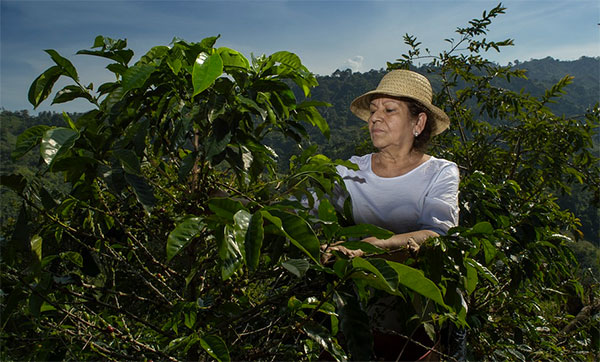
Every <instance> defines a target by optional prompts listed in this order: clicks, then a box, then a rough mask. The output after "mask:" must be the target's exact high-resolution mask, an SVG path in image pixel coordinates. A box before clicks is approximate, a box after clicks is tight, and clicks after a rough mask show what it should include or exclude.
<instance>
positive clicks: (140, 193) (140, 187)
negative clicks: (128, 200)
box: [123, 172, 156, 213]
mask: <svg viewBox="0 0 600 362" xmlns="http://www.w3.org/2000/svg"><path fill="white" fill-rule="evenodd" d="M123 176H125V180H126V181H127V183H128V184H129V185H131V187H132V188H133V192H134V193H135V196H136V198H137V200H138V201H139V202H140V204H142V206H143V207H144V210H146V212H148V213H149V212H150V211H152V208H153V207H154V204H155V203H156V198H155V197H154V190H153V189H152V187H151V186H150V185H149V184H148V183H147V182H146V180H145V179H144V178H143V177H141V176H138V175H132V174H130V173H127V172H125V173H124V174H123Z"/></svg>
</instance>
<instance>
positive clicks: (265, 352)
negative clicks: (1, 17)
mask: <svg viewBox="0 0 600 362" xmlns="http://www.w3.org/2000/svg"><path fill="white" fill-rule="evenodd" d="M503 11H504V8H503V7H501V6H500V5H499V6H498V7H496V8H494V9H492V10H491V11H490V12H489V13H487V12H484V14H483V16H482V18H481V19H474V20H472V21H471V22H470V23H469V25H468V26H467V27H466V28H459V29H457V33H458V35H459V39H458V40H456V41H454V40H449V44H450V49H449V50H448V51H446V52H443V53H441V54H439V55H435V56H431V55H425V56H427V57H431V58H430V59H431V72H432V73H431V74H430V75H431V76H432V77H434V78H435V79H436V81H437V82H439V83H438V84H440V85H441V87H439V89H440V91H439V92H438V93H437V94H436V102H435V103H436V104H439V105H442V107H443V108H444V109H445V111H446V112H447V113H448V114H449V115H450V117H451V119H453V120H454V125H455V127H453V129H452V131H451V132H447V133H446V134H444V135H443V136H442V137H439V138H438V139H437V141H436V142H437V143H436V145H434V149H433V152H435V154H437V155H439V156H441V157H445V158H447V159H451V160H454V161H456V162H457V163H458V164H459V165H460V166H461V168H462V172H463V173H462V181H461V213H462V214H461V217H462V221H461V225H460V226H459V227H457V228H455V229H453V230H451V232H450V233H449V234H448V235H447V236H444V237H439V238H436V239H432V240H430V241H429V242H428V243H426V244H425V245H424V246H423V247H422V248H421V251H420V253H419V254H418V255H414V256H411V257H410V258H408V259H407V260H406V261H405V262H403V263H397V262H391V261H387V260H384V259H381V258H378V257H377V256H378V254H379V253H380V252H381V250H378V249H376V248H374V247H373V246H371V245H369V244H365V243H361V242H359V241H356V240H357V239H359V238H360V237H361V236H364V235H377V236H379V237H385V236H386V235H390V234H391V233H389V232H387V231H386V230H381V229H378V228H376V227H373V226H371V225H358V226H356V225H349V223H348V220H349V219H350V217H351V215H349V214H348V213H347V212H342V211H340V210H335V209H334V208H333V206H332V205H331V204H330V203H329V202H328V201H327V197H326V196H327V195H328V194H330V193H331V192H332V189H333V185H334V184H335V183H336V181H338V179H337V175H336V173H335V166H336V165H337V164H339V163H344V162H343V161H332V160H331V159H329V158H328V157H326V156H324V155H320V154H316V153H315V150H316V147H315V146H310V145H309V144H307V143H304V145H305V146H304V147H302V149H301V150H299V151H300V152H299V153H298V154H297V155H296V156H292V157H291V158H290V159H289V169H288V170H287V171H286V172H284V173H280V172H278V171H277V168H276V161H277V155H276V154H275V152H274V151H273V150H272V149H271V148H269V147H267V146H265V144H264V140H265V137H267V136H268V135H269V134H273V133H275V134H277V133H278V134H281V135H283V137H286V138H290V139H293V140H294V141H295V142H298V143H300V142H303V141H306V140H307V139H308V132H307V126H314V127H316V128H318V129H319V131H320V132H321V133H322V134H323V135H324V136H325V137H328V135H329V132H330V131H329V127H328V125H327V123H326V122H325V121H324V119H323V117H322V116H321V115H320V114H319V112H318V110H317V107H320V106H323V105H324V104H323V102H318V101H314V100H311V99H310V97H309V96H310V90H311V88H313V87H314V86H316V85H317V82H316V79H315V77H314V76H313V75H312V74H311V73H310V72H309V71H308V69H306V68H305V67H304V66H303V65H302V63H301V61H300V59H298V57H297V56H296V55H294V54H292V53H289V52H277V53H274V54H272V55H270V56H261V57H258V58H253V59H251V60H250V61H249V60H248V59H246V58H245V57H244V56H243V55H242V54H240V53H239V52H237V51H235V50H233V49H228V48H223V47H221V48H216V47H215V44H216V41H217V38H214V37H213V38H207V39H204V40H202V41H201V42H199V43H188V42H185V41H181V40H175V41H174V42H173V43H172V45H171V46H170V47H166V46H157V47H154V48H152V49H150V51H148V52H147V53H146V54H145V55H143V56H142V57H141V58H140V60H139V61H138V62H136V63H135V64H133V65H130V64H129V62H130V60H131V59H132V57H133V52H132V51H131V50H129V49H127V48H126V42H125V41H124V40H113V39H109V38H104V37H101V36H99V37H97V38H96V40H95V42H94V46H93V48H92V50H82V51H80V52H79V53H80V54H87V55H93V56H100V57H104V58H107V59H109V60H110V64H109V65H108V66H107V69H108V70H109V71H110V72H112V73H113V74H114V75H115V81H114V82H110V83H105V84H102V85H101V86H99V87H98V88H97V89H96V90H95V91H94V87H93V85H91V84H90V85H85V84H84V83H83V82H82V81H81V80H80V78H79V75H78V73H77V71H76V69H75V68H74V67H73V66H72V64H71V62H70V61H69V60H68V59H66V58H64V57H62V56H61V55H59V54H58V53H57V52H55V51H53V50H47V53H48V54H49V55H50V56H51V58H52V60H53V61H54V63H55V65H54V66H52V67H51V68H49V69H48V70H46V71H45V72H44V73H43V74H41V75H40V76H39V77H38V78H37V79H36V80H35V81H34V82H33V84H32V86H31V88H30V93H29V99H30V102H31V103H32V104H33V105H34V106H37V105H39V104H40V103H41V102H42V101H44V100H45V99H46V98H47V97H49V96H50V94H51V93H52V88H53V86H54V84H55V82H56V80H57V79H58V78H60V77H67V78H69V79H71V81H72V83H73V84H72V85H68V86H66V87H64V88H63V89H62V90H60V91H58V92H57V93H56V95H55V96H54V99H53V103H61V102H67V101H70V100H72V99H75V98H85V99H88V100H89V101H90V102H91V104H93V105H94V106H95V109H94V110H92V111H90V112H87V113H85V114H83V115H81V117H79V118H77V119H76V120H72V119H71V118H70V117H69V116H68V115H64V122H65V124H64V126H63V127H51V126H47V125H38V126H34V127H31V128H29V129H27V130H25V131H24V132H23V133H22V134H21V135H20V136H19V137H18V139H17V144H16V148H15V150H14V151H13V157H21V156H23V155H25V154H28V153H29V152H31V150H33V149H36V150H37V149H38V148H39V153H40V158H41V161H42V162H43V165H44V167H43V169H42V170H41V171H40V172H39V173H38V174H37V175H35V177H25V176H24V175H21V174H19V173H13V174H10V175H3V176H2V185H3V186H5V187H9V188H11V189H12V190H14V191H15V192H16V193H18V194H19V195H20V197H21V199H22V200H23V201H22V206H21V212H20V214H19V217H18V220H17V221H16V224H15V228H14V232H13V234H12V236H11V237H10V238H9V239H8V240H6V241H3V243H2V260H1V263H2V264H1V265H2V308H3V311H2V316H1V322H2V340H3V349H2V351H1V353H2V357H3V358H5V359H38V360H49V359H91V358H99V357H103V358H108V359H113V360H122V359H136V360H139V359H156V358H159V359H164V360H178V359H185V360H191V359H194V360H198V359H202V360H205V359H209V358H214V359H217V360H220V361H228V360H232V359H233V360H240V359H243V360H250V359H261V360H266V359H270V360H296V359H307V360H312V359H320V358H325V357H327V358H334V359H336V360H346V359H358V360H366V359H370V358H372V357H373V356H372V354H371V353H372V352H371V351H372V347H373V336H372V334H371V333H370V330H371V329H370V326H369V319H368V316H367V313H366V309H367V307H368V305H369V304H370V303H371V302H373V301H374V300H375V299H376V298H379V297H380V296H381V295H395V296H397V300H398V303H400V304H401V308H402V309H401V310H402V311H404V318H405V321H404V325H405V327H406V333H405V334H404V335H403V337H405V338H406V340H407V341H409V340H412V339H413V338H412V337H413V334H414V333H415V332H416V331H417V330H422V331H424V332H425V334H426V335H427V336H429V338H430V339H431V343H429V344H427V343H425V344H423V343H422V342H421V343H419V344H420V346H419V347H421V348H424V350H425V351H427V350H428V349H431V348H433V349H434V350H435V351H436V352H437V353H440V355H441V356H442V357H444V358H447V359H452V358H453V356H452V355H451V354H449V353H450V352H451V351H450V350H448V349H444V348H442V346H441V345H440V344H438V343H436V342H437V341H438V340H439V336H440V333H441V331H442V330H443V329H444V328H445V327H446V326H448V325H452V326H456V327H464V328H467V329H468V330H469V331H470V333H469V340H468V345H469V350H470V352H469V353H470V357H472V358H473V359H478V360H479V359H506V358H509V359H523V360H528V359H558V358H561V357H562V356H564V354H565V353H566V352H567V351H568V352H569V353H571V356H572V357H573V358H575V359H582V360H586V359H593V358H594V353H596V351H597V346H598V338H597V333H598V322H597V321H596V320H594V319H593V318H591V317H587V316H586V314H581V313H580V314H579V315H578V316H577V317H574V316H573V315H574V314H575V313H578V312H579V309H580V310H581V311H583V310H586V308H588V309H587V311H588V312H586V313H589V314H588V316H591V315H594V310H597V308H598V306H597V303H598V302H597V300H598V288H597V285H598V283H597V280H595V279H594V280H592V281H591V282H589V283H587V284H586V285H587V288H585V289H584V287H583V286H582V284H581V283H580V281H579V280H578V279H577V276H576V275H575V274H574V273H573V271H574V269H575V268H574V266H575V264H576V260H575V258H574V256H573V253H572V252H571V249H569V247H568V246H569V245H570V244H571V243H572V239H573V238H577V237H578V232H577V227H578V223H577V219H576V218H575V217H574V216H573V215H572V214H571V213H569V212H566V211H564V210H561V209H560V207H558V205H557V203H556V197H557V196H556V195H558V194H559V193H560V192H568V191H569V185H571V184H572V183H573V182H575V181H576V182H578V183H580V184H581V185H582V187H586V188H590V189H591V190H592V191H593V192H596V194H597V192H598V183H597V182H598V181H597V180H598V179H599V178H598V176H599V175H598V174H599V172H598V160H597V158H596V157H595V156H594V155H593V154H592V153H591V148H592V143H591V136H592V134H593V133H594V132H595V128H596V127H597V125H598V109H597V107H596V109H594V110H592V111H590V112H589V113H588V114H587V115H586V116H585V117H584V118H582V119H566V118H564V117H558V116H556V115H554V114H553V113H552V112H550V111H549V110H548V108H547V106H546V105H547V103H548V102H550V101H552V100H553V99H554V98H555V97H557V96H558V95H559V94H560V93H561V92H563V89H564V88H565V86H566V85H567V84H568V83H569V78H565V79H563V80H561V81H559V82H558V83H557V84H556V85H555V86H554V87H552V88H551V89H549V90H548V91H547V92H546V93H545V95H544V96H542V97H534V96H530V95H527V94H522V93H515V92H510V91H507V90H506V89H502V88H500V87H498V86H493V85H492V82H491V81H492V80H494V79H499V78H500V79H506V80H510V79H511V78H515V77H517V78H518V77H524V76H525V74H524V72H523V71H520V70H515V69H512V68H510V67H500V66H497V65H494V64H492V63H490V62H489V61H487V60H485V59H484V58H483V57H482V56H481V55H480V53H483V52H484V51H487V50H489V49H496V50H499V49H500V47H502V46H506V45H510V44H511V41H503V42H490V41H487V40H485V39H481V37H482V36H483V35H485V34H486V32H487V29H488V26H489V25H490V24H491V20H492V19H493V18H494V17H496V16H498V15H499V14H501V13H503ZM405 41H406V43H407V44H408V45H409V46H410V47H411V50H410V51H409V52H408V54H406V55H405V56H403V57H402V58H401V60H399V61H397V62H395V63H390V64H389V65H388V67H389V68H397V67H409V66H411V64H412V62H413V61H414V60H415V59H419V58H420V57H422V55H421V49H420V43H418V42H417V40H416V38H414V37H412V36H408V35H407V36H406V37H405ZM340 76H343V74H340ZM459 84H460V87H457V85H459ZM296 87H297V88H298V89H300V91H301V92H302V94H303V95H304V96H305V97H309V98H307V99H306V100H304V101H299V100H298V98H297V97H296V96H295V95H294V92H293V88H296ZM473 103H475V104H476V105H477V107H473V106H472V104H473ZM492 121H493V122H492ZM344 164H346V165H347V166H348V167H353V166H352V165H351V164H348V163H344ZM54 173H57V174H61V175H62V176H63V177H64V179H65V181H66V182H67V185H68V189H67V190H66V191H64V192H59V191H56V192H49V191H48V190H47V189H46V188H45V187H44V186H43V183H42V182H40V180H41V179H43V178H44V177H46V175H48V174H54ZM315 194H316V196H317V197H319V198H320V199H321V203H320V206H319V208H318V212H316V213H313V212H310V210H309V209H307V208H306V207H305V206H303V205H302V204H300V203H299V202H296V201H294V200H299V199H301V198H303V197H306V198H307V199H308V202H309V205H310V204H311V202H310V201H311V200H312V197H313V195H315ZM292 196H293V197H292ZM596 201H597V199H596ZM339 240H346V242H345V246H347V247H349V248H356V249H362V250H364V251H366V252H367V253H369V254H370V255H371V256H370V257H366V258H354V259H346V258H344V257H343V256H342V255H337V258H336V260H335V262H334V263H333V264H325V265H324V264H322V263H321V261H320V260H321V259H320V247H321V245H323V244H328V243H332V242H335V241H339ZM566 302H569V303H570V304H566ZM577 303H580V304H581V305H580V308H576V309H577V310H575V309H573V310H568V309H567V308H566V306H572V305H573V304H577ZM582 306H583V307H582ZM581 307H582V308H581ZM594 308H596V309H594ZM32 346H35V348H31V347H32ZM407 346H408V344H407ZM407 348H409V347H407ZM410 348H416V347H415V345H412V346H411V347H410ZM403 349H404V348H403Z"/></svg>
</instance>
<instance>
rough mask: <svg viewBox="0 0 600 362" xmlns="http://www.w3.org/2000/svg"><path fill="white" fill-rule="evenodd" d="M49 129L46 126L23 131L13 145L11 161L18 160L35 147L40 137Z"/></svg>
mask: <svg viewBox="0 0 600 362" xmlns="http://www.w3.org/2000/svg"><path fill="white" fill-rule="evenodd" d="M49 129H50V127H49V126H46V125H37V126H33V127H30V128H28V129H26V130H25V131H23V133H21V134H20V135H19V136H18V137H17V142H16V144H15V150H14V151H13V152H12V153H11V155H10V156H11V157H12V158H13V159H18V158H20V157H22V156H23V155H25V154H26V153H27V152H29V151H30V150H31V149H32V148H34V147H35V146H37V145H38V144H39V143H40V142H41V141H42V137H43V136H44V134H45V133H46V131H48V130H49Z"/></svg>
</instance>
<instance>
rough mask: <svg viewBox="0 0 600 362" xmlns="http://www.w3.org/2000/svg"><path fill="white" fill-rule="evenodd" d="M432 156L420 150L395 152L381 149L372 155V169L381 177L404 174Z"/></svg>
mask: <svg viewBox="0 0 600 362" xmlns="http://www.w3.org/2000/svg"><path fill="white" fill-rule="evenodd" d="M430 158H431V156H429V155H426V154H425V153H423V152H419V151H410V152H408V153H393V152H387V151H382V150H380V151H379V152H377V153H374V154H373V156H372V157H371V170H372V171H373V172H374V173H375V174H376V175H377V176H380V177H397V176H402V175H404V174H406V173H408V172H410V171H412V170H414V169H415V168H417V167H419V166H420V165H421V164H423V163H424V162H426V161H427V160H429V159H430Z"/></svg>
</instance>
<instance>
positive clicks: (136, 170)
mask: <svg viewBox="0 0 600 362" xmlns="http://www.w3.org/2000/svg"><path fill="white" fill-rule="evenodd" d="M113 155H114V156H115V157H116V158H117V159H118V160H119V161H120V162H121V165H122V166H123V169H124V170H125V172H127V173H130V174H132V175H138V176H139V175H141V173H142V169H141V166H140V160H139V158H138V157H137V155H136V154H135V152H133V151H132V150H129V149H116V150H113Z"/></svg>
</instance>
